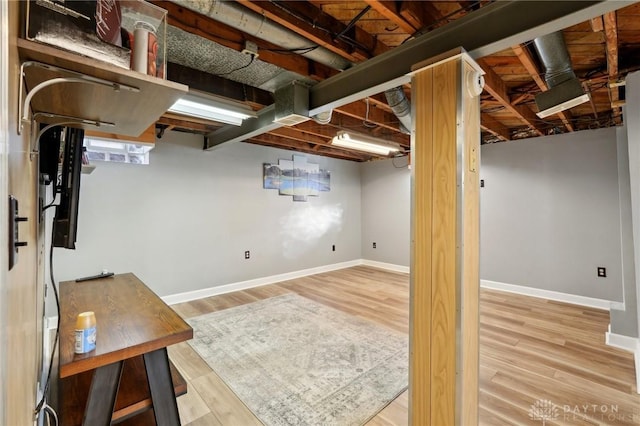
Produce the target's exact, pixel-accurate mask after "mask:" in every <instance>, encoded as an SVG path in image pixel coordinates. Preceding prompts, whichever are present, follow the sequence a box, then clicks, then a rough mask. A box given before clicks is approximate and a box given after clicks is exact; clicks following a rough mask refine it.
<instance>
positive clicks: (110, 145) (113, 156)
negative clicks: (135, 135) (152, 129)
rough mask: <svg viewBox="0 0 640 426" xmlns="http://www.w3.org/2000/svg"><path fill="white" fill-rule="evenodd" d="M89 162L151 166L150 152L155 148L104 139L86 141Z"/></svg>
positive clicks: (87, 139) (86, 139)
mask: <svg viewBox="0 0 640 426" xmlns="http://www.w3.org/2000/svg"><path fill="white" fill-rule="evenodd" d="M84 147H85V149H86V151H85V153H86V156H87V160H89V162H90V163H93V162H94V161H108V162H111V163H128V164H149V151H151V150H152V149H153V146H149V145H142V144H133V143H126V142H120V141H115V140H112V141H108V140H103V139H92V138H85V139H84Z"/></svg>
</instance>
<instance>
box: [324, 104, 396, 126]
mask: <svg viewBox="0 0 640 426" xmlns="http://www.w3.org/2000/svg"><path fill="white" fill-rule="evenodd" d="M335 112H338V113H340V114H344V115H348V116H349V117H353V118H356V119H358V120H361V121H363V122H368V123H373V124H376V125H378V126H380V127H384V128H386V129H389V130H394V131H396V132H397V131H398V127H399V122H398V118H397V117H396V116H395V115H394V114H392V113H390V112H387V111H385V110H382V109H380V108H378V107H376V106H375V105H373V104H372V103H371V102H370V103H369V105H368V106H367V101H366V100H364V101H357V102H353V103H350V104H348V105H343V106H341V107H339V108H336V109H335V110H334V113H335Z"/></svg>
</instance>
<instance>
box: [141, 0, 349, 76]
mask: <svg viewBox="0 0 640 426" xmlns="http://www.w3.org/2000/svg"><path fill="white" fill-rule="evenodd" d="M151 2H152V3H154V4H156V5H157V6H160V7H162V8H163V9H166V10H167V12H168V19H167V21H168V23H169V25H172V26H174V27H176V28H179V29H181V30H183V31H187V32H189V33H192V34H196V35H198V36H200V37H202V38H205V39H207V40H211V41H213V42H215V43H218V44H220V45H222V46H225V47H228V48H231V49H234V50H237V51H239V52H240V51H242V49H244V42H245V40H249V41H252V42H254V43H256V44H257V45H258V46H259V48H262V50H259V54H260V58H261V59H262V60H264V61H266V62H269V63H271V64H273V65H276V66H279V67H280V68H283V69H285V70H288V71H292V72H295V73H298V74H301V75H308V76H309V77H311V78H314V79H316V80H324V79H326V78H328V77H330V76H332V75H335V74H337V73H338V71H337V70H334V69H333V68H330V67H328V66H326V65H323V64H320V63H318V62H315V61H311V60H309V59H307V58H305V57H304V56H301V55H298V54H295V53H291V52H282V48H281V47H279V46H276V45H275V44H271V43H269V42H268V41H265V40H261V39H259V38H257V37H254V36H252V35H249V34H246V33H244V32H242V31H239V30H237V29H235V28H232V27H230V26H228V25H225V24H223V23H221V22H218V21H216V20H214V19H213V18H210V17H208V16H205V15H202V14H200V13H198V12H194V11H192V10H190V9H187V8H185V7H182V6H180V5H178V4H176V3H173V2H170V1H157V0H152V1H151ZM267 49H270V50H267Z"/></svg>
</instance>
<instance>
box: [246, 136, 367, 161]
mask: <svg viewBox="0 0 640 426" xmlns="http://www.w3.org/2000/svg"><path fill="white" fill-rule="evenodd" d="M245 142H250V143H258V144H260V145H267V146H272V147H277V148H284V149H290V150H292V151H297V152H306V153H308V154H315V155H319V154H320V155H326V156H330V157H334V158H340V159H343V160H351V161H366V160H369V159H371V158H372V157H371V156H370V155H366V154H360V153H355V152H353V151H343V150H339V149H336V148H333V147H328V146H323V147H321V149H318V150H315V149H314V144H311V143H302V142H299V141H295V142H294V141H291V140H288V139H286V138H283V137H280V136H276V135H272V134H267V133H263V134H261V135H258V136H254V137H252V138H250V139H248V140H246V141H245Z"/></svg>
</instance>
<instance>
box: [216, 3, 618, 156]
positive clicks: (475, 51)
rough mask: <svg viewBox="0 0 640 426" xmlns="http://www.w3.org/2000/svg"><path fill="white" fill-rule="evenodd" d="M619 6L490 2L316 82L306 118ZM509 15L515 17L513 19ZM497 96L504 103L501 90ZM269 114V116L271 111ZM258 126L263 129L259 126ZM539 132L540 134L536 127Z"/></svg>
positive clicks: (248, 130)
mask: <svg viewBox="0 0 640 426" xmlns="http://www.w3.org/2000/svg"><path fill="white" fill-rule="evenodd" d="M369 3H375V4H377V3H383V4H384V5H385V7H393V8H395V2H377V1H373V0H370V1H369ZM624 5H625V3H621V2H615V1H554V2H549V3H548V4H546V5H545V7H540V5H539V3H538V2H535V1H534V2H530V1H514V2H495V3H491V4H489V5H487V6H484V7H482V8H481V9H479V10H477V11H475V12H474V13H471V14H467V15H465V16H464V17H462V18H460V19H459V20H456V21H454V22H452V23H450V24H448V25H445V26H443V27H440V28H438V29H436V30H434V31H431V32H429V33H426V34H423V35H421V36H419V37H416V38H415V39H413V40H410V41H408V42H407V43H404V44H402V45H400V46H398V47H396V48H394V49H393V50H391V51H389V52H387V53H384V54H382V55H379V56H376V57H374V58H372V59H369V60H367V61H365V62H363V63H361V64H358V65H356V66H355V67H353V68H351V69H348V70H346V71H344V72H341V73H339V74H337V75H335V76H332V77H330V78H328V79H326V80H324V81H321V82H319V83H318V84H316V85H315V86H313V87H311V89H310V91H309V114H310V115H311V116H313V115H316V114H318V113H320V112H324V111H328V110H329V109H332V108H337V107H340V106H342V105H345V104H348V103H350V102H353V101H356V100H359V99H363V98H365V97H366V96H370V95H373V94H377V93H380V92H382V91H384V90H386V89H388V88H391V87H395V86H398V85H401V84H404V83H407V82H409V81H410V76H409V73H410V71H411V68H412V66H413V65H414V64H415V63H418V62H421V61H423V60H426V59H429V58H432V57H434V56H436V55H439V54H442V53H444V52H447V51H449V50H451V49H454V48H456V47H459V46H463V47H464V48H466V49H467V50H468V51H469V53H470V54H471V55H472V57H475V58H478V57H482V56H485V55H488V54H491V53H495V52H497V51H500V50H504V49H506V48H508V47H510V46H513V45H515V44H520V43H524V42H526V41H528V40H531V39H533V38H535V37H538V36H540V35H544V34H548V33H550V32H553V31H559V30H562V29H563V28H565V27H567V26H570V25H574V24H577V23H580V22H584V21H586V20H588V19H591V18H592V17H594V16H597V15H602V14H604V13H606V12H610V11H612V10H615V9H617V8H619V7H623V6H624ZM514 16H517V17H518V19H513V17H514ZM496 22H500V25H496ZM503 85H504V82H503ZM501 94H502V96H503V97H504V99H507V100H508V96H505V95H506V90H505V91H504V92H503V93H501ZM507 105H509V109H510V110H513V111H514V112H515V113H517V114H518V115H519V116H521V117H523V118H525V119H526V121H528V122H530V123H536V120H537V117H536V116H535V114H534V113H533V111H531V109H529V108H527V107H525V106H523V105H517V106H513V105H511V104H510V103H509V102H507ZM260 112H262V111H260ZM270 114H271V116H273V111H271V113H270ZM266 118H267V113H265V114H262V115H260V114H259V117H258V118H256V119H248V120H245V121H244V122H243V124H242V126H240V127H237V128H234V129H229V127H225V128H222V129H220V130H218V131H216V132H213V133H212V134H210V135H208V136H209V137H208V139H209V143H210V146H215V145H219V144H221V143H226V142H233V141H238V140H243V139H246V138H247V137H252V136H254V135H256V134H259V133H260V132H261V133H264V132H266V131H269V130H273V129H274V128H277V127H279V126H278V125H276V126H275V127H274V123H272V122H267V120H266ZM263 125H264V126H267V128H262V126H263ZM534 127H535V126H534ZM538 132H540V133H541V131H540V130H539V129H538Z"/></svg>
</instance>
